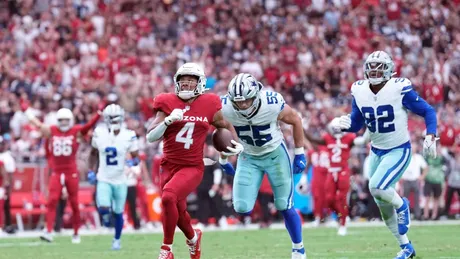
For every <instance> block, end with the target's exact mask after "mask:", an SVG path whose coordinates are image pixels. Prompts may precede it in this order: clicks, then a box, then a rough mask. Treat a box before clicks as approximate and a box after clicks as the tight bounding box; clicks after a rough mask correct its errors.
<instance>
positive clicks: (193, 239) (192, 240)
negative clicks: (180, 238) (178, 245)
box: [188, 232, 198, 244]
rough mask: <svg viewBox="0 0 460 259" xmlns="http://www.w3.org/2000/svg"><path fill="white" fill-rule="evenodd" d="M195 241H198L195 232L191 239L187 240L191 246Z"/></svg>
mask: <svg viewBox="0 0 460 259" xmlns="http://www.w3.org/2000/svg"><path fill="white" fill-rule="evenodd" d="M197 240H198V235H197V234H196V232H195V235H194V236H193V238H192V239H189V240H188V241H189V242H190V243H192V244H195V243H196V241H197Z"/></svg>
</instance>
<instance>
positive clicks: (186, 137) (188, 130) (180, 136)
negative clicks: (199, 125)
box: [176, 122, 195, 149]
mask: <svg viewBox="0 0 460 259" xmlns="http://www.w3.org/2000/svg"><path fill="white" fill-rule="evenodd" d="M194 130H195V123H194V122H187V123H185V125H184V127H182V129H181V130H180V131H179V132H178V133H177V135H176V142H179V143H184V148H185V149H190V146H191V145H192V144H193V138H192V136H193V131H194Z"/></svg>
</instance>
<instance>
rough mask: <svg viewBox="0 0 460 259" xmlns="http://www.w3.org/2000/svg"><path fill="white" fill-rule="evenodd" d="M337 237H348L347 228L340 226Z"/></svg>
mask: <svg viewBox="0 0 460 259" xmlns="http://www.w3.org/2000/svg"><path fill="white" fill-rule="evenodd" d="M337 235H339V236H346V235H347V227H346V226H340V227H339V231H338V232H337Z"/></svg>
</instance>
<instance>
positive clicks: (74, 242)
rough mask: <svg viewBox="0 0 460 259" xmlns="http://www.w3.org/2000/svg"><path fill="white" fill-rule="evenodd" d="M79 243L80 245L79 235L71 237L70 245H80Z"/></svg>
mask: <svg viewBox="0 0 460 259" xmlns="http://www.w3.org/2000/svg"><path fill="white" fill-rule="evenodd" d="M80 243H81V239H80V235H73V236H72V244H80Z"/></svg>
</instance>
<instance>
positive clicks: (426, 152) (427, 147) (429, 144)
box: [423, 135, 439, 158]
mask: <svg viewBox="0 0 460 259" xmlns="http://www.w3.org/2000/svg"><path fill="white" fill-rule="evenodd" d="M438 139H439V138H436V137H435V136H433V135H427V136H425V141H423V156H424V157H425V158H436V156H437V154H436V140H438Z"/></svg>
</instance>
